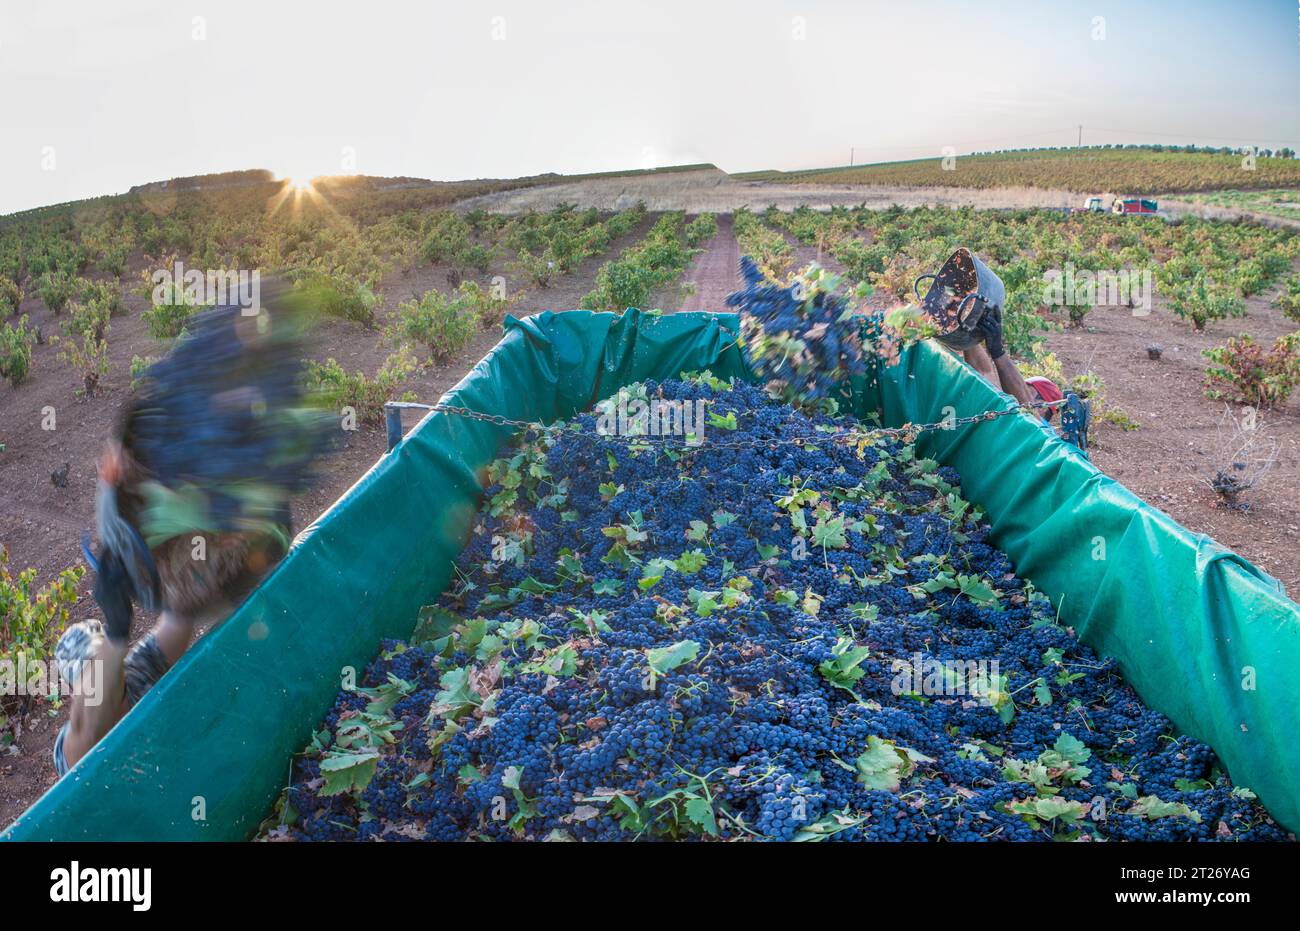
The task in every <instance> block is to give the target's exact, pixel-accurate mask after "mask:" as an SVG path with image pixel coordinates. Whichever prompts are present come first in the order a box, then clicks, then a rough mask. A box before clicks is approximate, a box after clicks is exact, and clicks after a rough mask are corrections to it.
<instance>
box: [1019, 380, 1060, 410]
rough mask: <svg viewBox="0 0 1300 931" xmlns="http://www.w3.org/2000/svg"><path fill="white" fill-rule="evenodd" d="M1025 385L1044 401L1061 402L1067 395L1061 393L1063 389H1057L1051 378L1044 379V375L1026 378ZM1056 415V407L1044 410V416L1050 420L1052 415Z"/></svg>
mask: <svg viewBox="0 0 1300 931" xmlns="http://www.w3.org/2000/svg"><path fill="white" fill-rule="evenodd" d="M1025 384H1027V385H1028V386H1029V387H1031V388H1033V389H1034V390H1035V391H1036V392H1038V396H1039V397H1040V398H1042V399H1043V400H1044V401H1059V400H1061V398H1063V397H1065V395H1063V394H1062V393H1061V389H1060V388H1058V387H1056V385H1055V384H1054V383H1053V382H1052V380H1051V379H1050V378H1044V377H1043V376H1042V375H1033V376H1030V377H1029V378H1026V379H1025ZM1055 413H1056V408H1054V407H1048V408H1044V409H1043V414H1044V416H1045V417H1046V418H1047V419H1048V420H1051V419H1052V415H1053V414H1055Z"/></svg>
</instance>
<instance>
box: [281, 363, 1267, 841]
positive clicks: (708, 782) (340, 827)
mask: <svg viewBox="0 0 1300 931" xmlns="http://www.w3.org/2000/svg"><path fill="white" fill-rule="evenodd" d="M634 394H635V398H634V400H641V401H645V402H647V403H648V402H651V401H673V402H677V401H687V402H694V401H702V402H705V403H706V404H707V410H708V412H709V416H708V418H707V426H706V428H705V431H704V433H703V435H702V436H696V437H694V438H693V439H694V440H698V441H699V442H691V443H688V442H683V440H682V439H681V438H680V437H678V438H672V437H669V438H662V437H657V436H641V437H636V436H632V437H629V436H627V435H622V436H607V435H602V433H601V432H600V431H599V430H598V421H597V418H596V416H595V415H593V414H583V415H580V416H578V417H576V418H574V419H573V420H572V421H570V422H569V423H568V424H565V425H562V426H557V427H554V428H550V429H548V430H547V431H546V432H545V433H542V434H540V435H534V436H532V437H530V438H529V439H528V441H527V442H525V443H523V444H522V445H520V446H518V447H515V448H513V449H512V450H510V451H508V452H507V453H506V455H505V458H502V459H500V460H498V461H497V462H496V463H495V464H494V465H493V466H492V469H491V480H492V482H493V484H492V486H491V487H490V488H489V489H488V491H487V498H486V500H485V502H484V506H483V509H482V511H481V512H480V514H479V516H478V518H477V524H476V525H475V527H474V529H473V535H472V538H471V540H470V543H469V545H468V546H467V547H466V549H465V550H464V552H463V553H462V555H461V557H460V558H459V561H458V563H457V566H456V571H455V573H454V574H453V583H452V586H451V588H450V589H449V591H448V592H447V594H446V595H445V596H444V597H443V598H442V600H441V601H440V602H439V603H438V604H437V605H431V606H429V607H428V608H426V609H424V611H423V612H422V613H421V617H420V622H419V625H418V627H417V628H416V630H415V633H414V635H413V636H412V638H411V639H410V640H409V641H407V642H401V643H398V642H387V643H385V645H384V650H383V652H382V654H381V655H380V656H379V657H378V658H377V659H376V660H375V661H374V662H373V663H372V664H371V665H370V667H369V668H368V669H367V671H366V673H365V679H364V681H363V683H362V686H363V688H361V689H358V690H353V691H345V692H343V693H341V694H340V696H339V698H338V701H337V703H336V705H335V706H334V708H333V710H332V711H331V712H330V714H329V716H328V717H327V718H326V720H325V722H324V724H323V726H322V729H321V730H320V732H319V733H318V734H317V735H316V738H315V740H314V741H313V743H312V745H311V746H310V747H309V748H308V749H307V750H306V752H304V753H303V754H302V755H301V756H300V757H299V758H298V760H297V761H296V763H295V770H294V778H293V782H292V785H291V787H290V788H289V790H288V792H287V795H286V796H285V798H284V799H283V800H282V804H281V806H280V809H279V813H278V814H279V820H278V826H277V827H275V828H273V830H274V831H275V832H277V833H278V834H279V835H281V836H288V837H291V838H297V839H310V840H371V839H385V840H410V839H428V840H464V839H493V840H514V839H522V840H546V839H578V840H633V839H686V840H697V839H698V840H713V839H718V840H734V839H774V840H791V839H797V840H821V839H826V840H837V841H847V840H856V841H887V840H888V841H905V840H950V841H981V840H1018V841H1029V840H1051V839H1082V840H1191V839H1197V840H1219V839H1222V840H1273V839H1285V838H1287V837H1288V835H1287V834H1286V832H1285V831H1284V830H1283V829H1282V828H1280V827H1279V826H1278V825H1276V824H1275V823H1274V822H1273V821H1272V819H1271V818H1270V817H1269V816H1268V814H1267V813H1266V812H1265V811H1264V809H1263V808H1261V807H1260V806H1259V804H1258V802H1256V801H1255V800H1254V795H1253V793H1251V792H1249V790H1247V789H1244V788H1234V787H1233V785H1232V784H1231V782H1230V781H1229V780H1228V778H1227V776H1226V774H1224V773H1223V771H1222V770H1221V769H1220V768H1219V767H1218V765H1217V762H1216V759H1215V757H1214V754H1213V753H1212V751H1211V750H1210V749H1209V748H1208V747H1207V746H1206V745H1205V744H1203V743H1200V742H1199V741H1196V740H1193V739H1191V738H1188V737H1185V736H1179V735H1177V734H1173V733H1171V728H1170V724H1169V722H1168V721H1167V720H1166V719H1165V718H1164V717H1162V716H1161V715H1159V714H1157V713H1156V712H1154V711H1152V710H1150V709H1148V708H1147V707H1145V706H1144V705H1143V704H1142V702H1141V701H1140V700H1139V699H1138V697H1137V696H1136V694H1135V693H1134V692H1133V691H1132V689H1130V688H1129V687H1128V686H1127V685H1125V683H1124V682H1123V681H1122V680H1121V679H1120V677H1119V676H1118V674H1117V672H1116V668H1115V664H1114V663H1113V662H1112V661H1111V660H1108V659H1102V658H1099V657H1097V656H1096V655H1095V654H1094V653H1093V652H1092V651H1091V650H1090V649H1089V648H1088V647H1086V646H1084V645H1082V644H1081V643H1079V642H1078V641H1077V640H1076V639H1075V637H1074V636H1073V635H1072V633H1071V631H1070V630H1068V629H1067V628H1064V627H1062V626H1059V625H1058V623H1057V622H1056V619H1055V614H1054V612H1053V610H1052V608H1051V605H1050V604H1049V603H1048V602H1047V600H1046V599H1045V598H1044V597H1043V596H1042V595H1041V594H1039V593H1036V592H1035V591H1034V590H1033V588H1032V586H1030V585H1029V584H1027V583H1026V582H1024V581H1023V580H1020V579H1018V578H1016V576H1015V574H1014V572H1013V569H1012V566H1011V564H1010V562H1009V561H1008V560H1007V557H1006V556H1005V555H1003V554H1002V553H1000V552H999V551H998V550H996V549H995V548H994V547H992V546H991V545H989V543H988V542H987V540H986V528H985V526H984V525H983V523H982V521H981V516H980V514H979V513H978V512H977V511H976V510H975V509H973V508H972V507H970V506H969V505H968V504H967V503H966V502H965V501H963V500H962V499H961V497H960V495H959V491H958V488H957V483H958V477H957V475H956V474H955V473H954V472H952V470H950V469H946V468H942V467H939V466H938V465H937V464H936V463H935V462H933V461H930V460H926V459H922V458H918V457H917V455H916V453H915V451H914V448H913V447H912V446H910V445H906V444H900V443H899V442H897V441H896V440H893V439H885V438H883V437H872V438H871V439H869V440H865V441H864V440H862V439H860V438H857V439H854V438H847V439H846V438H845V437H844V436H840V437H838V438H836V436H835V435H836V434H843V433H847V432H849V431H852V430H855V429H857V430H860V426H859V425H858V424H857V423H856V422H855V421H852V420H849V419H846V418H836V417H832V416H829V415H827V414H816V415H808V414H805V413H802V412H800V411H798V410H796V409H794V408H791V407H789V406H786V405H784V404H781V403H779V402H777V401H774V400H772V399H771V398H770V397H769V396H768V395H767V394H765V393H764V392H763V391H762V390H760V389H758V388H755V387H752V386H748V385H739V384H737V385H734V386H733V385H731V384H725V383H722V382H719V381H718V380H716V379H714V378H713V377H712V376H710V375H708V374H707V373H704V374H701V375H697V376H693V377H684V378H683V379H682V380H679V381H666V382H663V383H654V382H646V383H644V384H643V385H640V386H635V389H634ZM638 429H639V428H638V426H637V423H636V422H633V423H631V424H629V425H628V431H625V433H626V432H629V431H630V432H633V433H636V432H637V431H638Z"/></svg>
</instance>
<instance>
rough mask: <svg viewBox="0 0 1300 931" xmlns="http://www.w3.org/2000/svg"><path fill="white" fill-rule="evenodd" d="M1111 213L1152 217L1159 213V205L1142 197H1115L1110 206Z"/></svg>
mask: <svg viewBox="0 0 1300 931" xmlns="http://www.w3.org/2000/svg"><path fill="white" fill-rule="evenodd" d="M1110 210H1111V213H1115V214H1119V215H1128V214H1137V215H1139V216H1149V217H1153V216H1155V215H1156V214H1157V213H1159V212H1160V205H1159V204H1157V203H1156V202H1155V201H1154V200H1147V199H1146V198H1143V197H1116V198H1115V203H1113V204H1111V207H1110Z"/></svg>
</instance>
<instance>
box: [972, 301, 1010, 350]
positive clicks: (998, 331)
mask: <svg viewBox="0 0 1300 931" xmlns="http://www.w3.org/2000/svg"><path fill="white" fill-rule="evenodd" d="M975 329H976V332H978V333H979V334H980V336H981V337H983V339H984V345H985V346H987V347H988V350H989V358H991V359H997V358H1000V357H1001V356H1004V355H1006V354H1007V350H1006V347H1005V346H1003V345H1002V309H1001V308H999V307H986V308H984V315H983V316H982V317H980V322H979V323H978V324H977V325H976V328H975Z"/></svg>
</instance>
